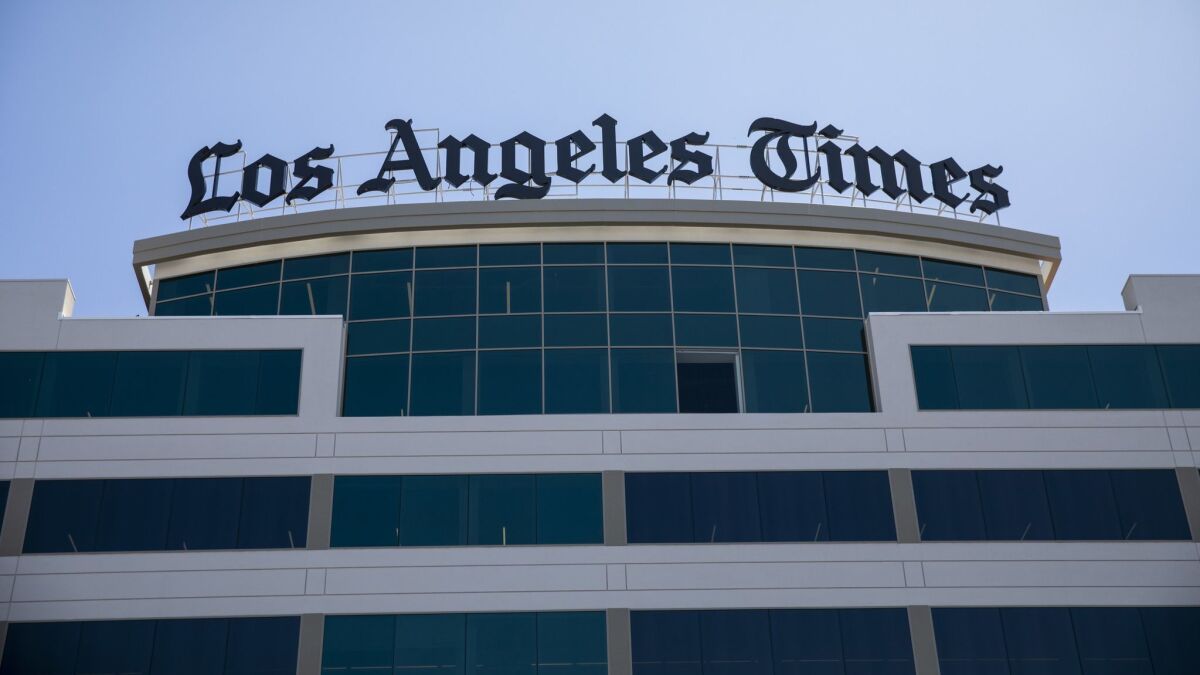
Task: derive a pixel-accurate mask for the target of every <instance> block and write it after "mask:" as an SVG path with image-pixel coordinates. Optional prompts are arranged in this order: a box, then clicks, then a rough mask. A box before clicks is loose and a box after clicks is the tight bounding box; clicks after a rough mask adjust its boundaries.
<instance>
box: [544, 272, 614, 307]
mask: <svg viewBox="0 0 1200 675" xmlns="http://www.w3.org/2000/svg"><path fill="white" fill-rule="evenodd" d="M542 274H543V279H544V282H543V283H544V284H545V290H544V291H543V292H544V297H545V307H546V311H547V312H602V311H604V309H605V299H604V268H603V267H546V268H543V270H542Z"/></svg>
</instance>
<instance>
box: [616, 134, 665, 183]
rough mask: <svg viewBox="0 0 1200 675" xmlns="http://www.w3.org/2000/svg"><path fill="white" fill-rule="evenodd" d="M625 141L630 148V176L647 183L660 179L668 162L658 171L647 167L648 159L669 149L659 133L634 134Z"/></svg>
mask: <svg viewBox="0 0 1200 675" xmlns="http://www.w3.org/2000/svg"><path fill="white" fill-rule="evenodd" d="M625 143H626V146H627V147H628V148H629V175H630V176H633V177H634V178H636V179H638V180H640V181H643V182H645V183H653V182H654V181H656V180H658V177H659V176H661V175H663V174H664V173H666V172H667V165H666V164H663V166H662V168H661V169H658V170H657V171H656V170H654V169H648V168H646V160H648V159H654V158H655V157H657V156H659V155H661V154H662V153H664V152H666V151H667V144H666V143H663V141H662V139H661V138H659V137H658V134H656V133H654V132H653V131H647V132H646V133H644V134H642V135H640V136H634V137H633V138H631V139H629V140H628V141H626V142H625ZM647 150H648V151H647Z"/></svg>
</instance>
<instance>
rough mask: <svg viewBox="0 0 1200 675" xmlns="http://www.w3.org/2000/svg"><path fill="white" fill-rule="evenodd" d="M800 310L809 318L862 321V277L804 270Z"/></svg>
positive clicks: (801, 275)
mask: <svg viewBox="0 0 1200 675" xmlns="http://www.w3.org/2000/svg"><path fill="white" fill-rule="evenodd" d="M797 275H798V277H799V280H800V310H801V311H802V312H804V314H805V315H806V316H847V317H855V318H860V317H862V302H861V301H860V300H859V296H858V275H857V274H850V273H847V272H813V271H809V270H800V271H799V272H797Z"/></svg>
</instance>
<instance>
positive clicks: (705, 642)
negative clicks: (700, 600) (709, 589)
mask: <svg viewBox="0 0 1200 675" xmlns="http://www.w3.org/2000/svg"><path fill="white" fill-rule="evenodd" d="M700 640H701V645H702V648H701V652H702V653H703V655H704V664H703V670H704V673H705V675H772V672H773V671H772V658H771V624H770V621H769V619H768V615H767V610H765V609H737V610H721V611H706V612H700Z"/></svg>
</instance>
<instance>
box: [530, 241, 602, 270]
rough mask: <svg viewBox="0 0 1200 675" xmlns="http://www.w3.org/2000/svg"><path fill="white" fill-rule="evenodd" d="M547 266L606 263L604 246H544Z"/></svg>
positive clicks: (543, 252) (543, 253)
mask: <svg viewBox="0 0 1200 675" xmlns="http://www.w3.org/2000/svg"><path fill="white" fill-rule="evenodd" d="M542 255H543V256H544V259H545V263H546V264H547V265H577V264H580V263H602V262H604V244H543V245H542Z"/></svg>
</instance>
